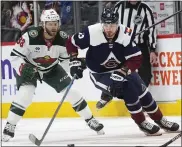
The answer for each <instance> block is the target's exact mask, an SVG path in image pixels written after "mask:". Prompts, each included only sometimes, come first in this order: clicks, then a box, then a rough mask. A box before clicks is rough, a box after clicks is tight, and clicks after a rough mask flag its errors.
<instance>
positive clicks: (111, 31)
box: [103, 24, 118, 38]
mask: <svg viewBox="0 0 182 147" xmlns="http://www.w3.org/2000/svg"><path fill="white" fill-rule="evenodd" d="M103 29H104V33H105V35H106V37H107V38H113V37H114V35H115V34H116V31H117V29H118V24H103Z"/></svg>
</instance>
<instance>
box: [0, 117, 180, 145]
mask: <svg viewBox="0 0 182 147" xmlns="http://www.w3.org/2000/svg"><path fill="white" fill-rule="evenodd" d="M167 118H168V119H169V120H171V121H176V122H178V123H179V124H180V125H181V117H167ZM97 119H98V120H99V121H100V122H102V123H103V124H104V131H105V133H106V134H105V135H97V134H96V133H95V132H94V131H92V130H90V128H89V127H88V126H87V125H86V123H85V121H84V120H83V119H82V118H56V119H55V120H54V122H53V124H52V126H51V128H50V130H49V132H48V133H47V135H46V137H45V139H44V140H43V142H42V144H41V146H67V144H75V147H76V146H111V145H112V146H151V145H152V146H159V145H162V144H164V143H165V142H167V141H168V140H170V139H172V138H173V137H174V136H176V135H177V134H178V133H165V132H164V131H163V130H161V131H162V132H164V133H163V135H162V136H155V137H149V136H145V135H144V134H143V132H141V131H140V130H139V129H138V127H137V126H136V124H135V123H134V122H133V120H132V119H131V118H128V117H116V118H97ZM147 119H148V120H149V121H150V122H152V121H151V120H150V119H149V118H147ZM49 121H50V119H49V118H45V119H22V120H21V121H20V122H19V123H18V125H17V128H16V134H15V137H14V138H13V139H12V140H10V141H9V142H5V143H4V142H3V143H2V146H35V145H34V144H33V143H32V142H30V140H29V139H28V136H29V134H30V133H32V134H34V135H35V136H36V137H37V138H38V139H40V138H41V137H42V135H43V133H44V131H45V129H46V127H47V125H48V123H49ZM5 123H6V120H5V119H3V120H2V127H4V125H5ZM2 129H3V128H2ZM170 146H181V138H179V139H178V140H176V141H175V142H173V143H172V144H171V145H170Z"/></svg>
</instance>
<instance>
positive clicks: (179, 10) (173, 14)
mask: <svg viewBox="0 0 182 147" xmlns="http://www.w3.org/2000/svg"><path fill="white" fill-rule="evenodd" d="M180 12H182V9H181V10H179V11H177V12H176V13H174V14H172V15H170V16H168V17H166V18H164V19H163V20H161V21H159V22H157V23H155V24H153V25H151V26H149V27H148V28H146V29H144V30H142V31H140V32H138V33H136V34H135V36H137V35H139V34H141V33H143V32H145V31H148V30H149V29H150V28H152V27H154V26H156V25H158V24H159V23H161V22H163V21H165V20H167V19H169V18H171V17H173V16H174V15H177V14H178V13H180Z"/></svg>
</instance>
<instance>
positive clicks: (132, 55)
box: [125, 51, 142, 60]
mask: <svg viewBox="0 0 182 147" xmlns="http://www.w3.org/2000/svg"><path fill="white" fill-rule="evenodd" d="M141 54H142V52H141V51H138V52H136V53H134V54H131V55H129V56H125V59H126V60H128V59H129V58H132V57H135V56H138V55H141Z"/></svg>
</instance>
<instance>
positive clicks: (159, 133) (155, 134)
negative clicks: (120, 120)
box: [145, 131, 162, 136]
mask: <svg viewBox="0 0 182 147" xmlns="http://www.w3.org/2000/svg"><path fill="white" fill-rule="evenodd" d="M145 135H146V136H161V135H162V133H161V132H159V131H158V132H157V133H154V134H149V133H145Z"/></svg>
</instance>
